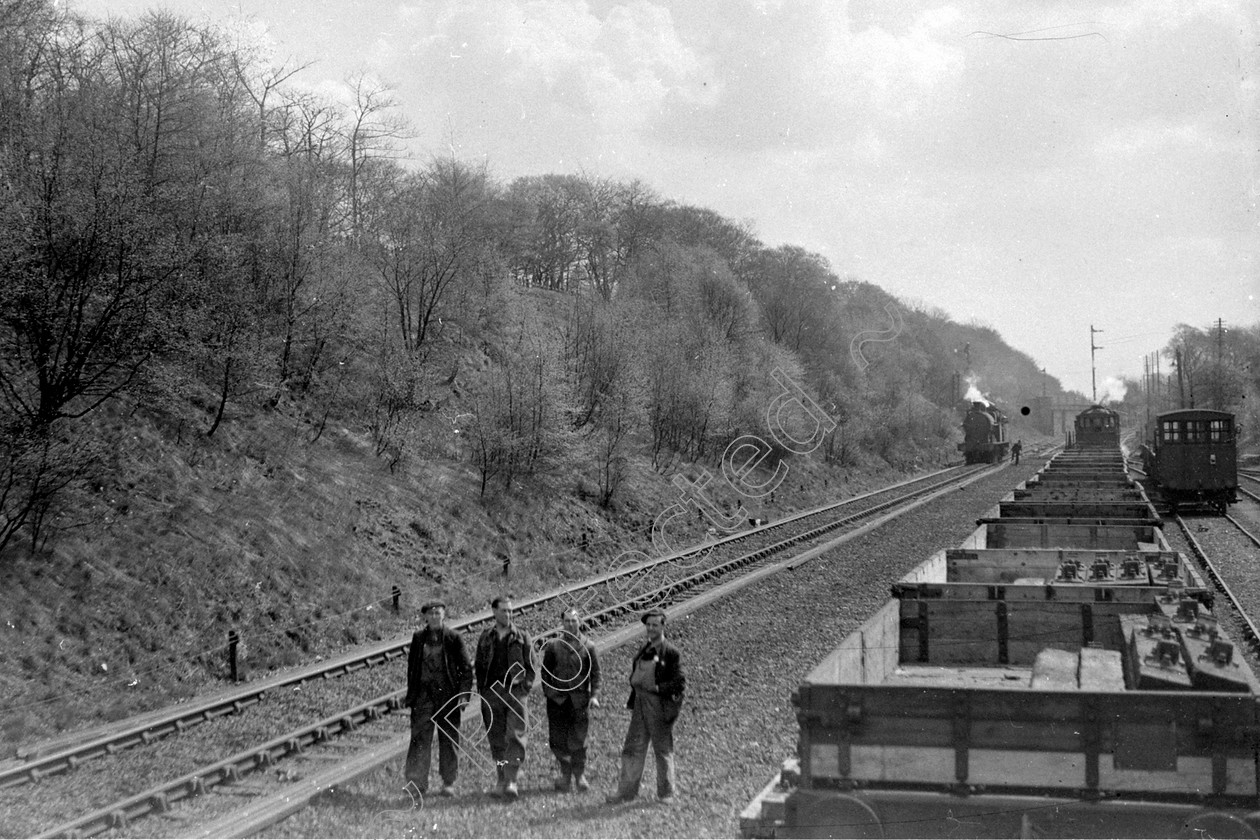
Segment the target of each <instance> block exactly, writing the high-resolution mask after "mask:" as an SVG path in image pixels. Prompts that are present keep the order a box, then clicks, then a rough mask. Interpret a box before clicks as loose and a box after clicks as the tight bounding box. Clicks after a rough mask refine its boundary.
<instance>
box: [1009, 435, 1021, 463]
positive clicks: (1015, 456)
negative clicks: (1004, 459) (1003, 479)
mask: <svg viewBox="0 0 1260 840" xmlns="http://www.w3.org/2000/svg"><path fill="white" fill-rule="evenodd" d="M1023 449H1024V444H1023V442H1022V441H1018V440H1017V441H1015V443H1014V444H1013V445H1012V446H1011V460H1012V461H1014V462H1015V463H1017V464H1018V463H1019V453H1020V452H1022V451H1023Z"/></svg>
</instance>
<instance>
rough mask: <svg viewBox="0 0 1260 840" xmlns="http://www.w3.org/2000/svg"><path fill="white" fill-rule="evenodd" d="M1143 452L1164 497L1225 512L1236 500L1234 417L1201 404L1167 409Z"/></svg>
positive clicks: (1174, 503) (1175, 503)
mask: <svg viewBox="0 0 1260 840" xmlns="http://www.w3.org/2000/svg"><path fill="white" fill-rule="evenodd" d="M1154 432H1155V437H1154V440H1153V441H1152V443H1151V447H1150V449H1149V450H1147V451H1146V452H1144V453H1143V454H1144V458H1145V460H1146V463H1147V468H1148V472H1150V474H1151V478H1152V480H1153V481H1154V482H1155V486H1156V487H1157V488H1159V493H1160V495H1161V496H1162V497H1163V499H1164V501H1165V502H1167V503H1168V505H1169V506H1170V507H1171V508H1172V509H1173V510H1174V511H1175V510H1177V509H1178V508H1179V507H1180V506H1182V505H1186V506H1194V507H1205V508H1208V509H1211V510H1216V511H1220V512H1222V513H1224V512H1225V510H1226V508H1227V506H1228V505H1230V504H1232V503H1233V502H1236V501H1238V495H1237V494H1238V444H1237V439H1236V437H1237V429H1236V428H1235V426H1234V415H1233V414H1230V413H1229V412H1227V411H1211V410H1208V409H1201V408H1198V409H1196V408H1190V409H1182V410H1180V411H1168V412H1165V413H1163V414H1160V415H1159V416H1158V417H1157V418H1156V422H1155V429H1154Z"/></svg>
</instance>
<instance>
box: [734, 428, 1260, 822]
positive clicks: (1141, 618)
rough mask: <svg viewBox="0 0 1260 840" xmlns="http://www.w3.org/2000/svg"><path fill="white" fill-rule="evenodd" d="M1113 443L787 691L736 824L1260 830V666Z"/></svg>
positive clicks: (1002, 511)
mask: <svg viewBox="0 0 1260 840" xmlns="http://www.w3.org/2000/svg"><path fill="white" fill-rule="evenodd" d="M1160 524H1161V523H1160V519H1159V517H1158V515H1157V513H1156V511H1155V509H1154V507H1153V506H1152V505H1151V504H1150V501H1149V499H1148V498H1147V497H1146V496H1145V494H1144V493H1143V491H1142V489H1141V488H1140V486H1138V485H1136V484H1135V483H1134V482H1132V481H1131V480H1130V479H1129V478H1128V476H1127V473H1126V469H1125V466H1124V460H1123V457H1122V456H1121V454H1120V451H1119V449H1118V448H1116V449H1115V450H1112V451H1106V450H1100V449H1097V448H1093V449H1085V448H1070V449H1068V450H1067V451H1066V452H1065V453H1064V454H1062V455H1060V456H1058V457H1056V458H1055V459H1054V460H1053V461H1051V462H1050V463H1049V464H1047V465H1046V466H1045V467H1044V468H1043V469H1042V471H1041V472H1040V473H1039V474H1038V476H1036V477H1035V478H1033V479H1030V480H1029V481H1028V482H1026V483H1025V484H1022V485H1020V486H1019V487H1017V488H1016V490H1015V491H1014V492H1013V493H1011V494H1009V495H1008V496H1007V497H1006V498H1004V499H1003V500H1001V502H1000V503H999V505H998V506H997V508H995V509H994V510H992V511H990V513H989V515H986V516H985V517H984V518H982V519H980V520H979V521H978V528H977V530H976V531H975V532H974V533H973V534H972V536H971V537H970V538H968V540H967V541H966V542H964V543H963V544H962V545H960V546H958V547H956V548H949V549H944V550H942V551H939V552H937V553H936V554H934V555H933V556H932V557H930V558H929V559H928V560H926V561H925V562H924V563H922V564H920V565H919V566H917V567H916V568H915V569H913V570H912V571H911V572H910V573H909V574H908V575H907V576H906V577H904V578H902V579H901V581H899V582H898V583H896V584H895V585H894V586H893V597H892V599H891V600H889V601H888V602H887V603H886V604H885V605H884V606H883V607H882V608H880V609H879V610H878V611H877V612H876V613H875V614H874V615H873V616H871V617H870V618H869V619H868V620H867V621H866V622H865V623H864V624H863V625H862V626H861V627H860V628H859V629H857V630H856V631H855V632H853V633H852V634H851V635H849V636H848V637H847V638H845V639H844V640H843V642H842V643H841V644H840V646H839V647H838V648H836V649H835V650H834V651H832V652H831V653H830V654H829V655H828V656H827V657H826V658H825V659H824V660H823V661H822V662H821V663H819V664H818V665H817V667H816V668H815V669H814V670H813V671H812V672H810V673H809V674H808V675H807V676H806V678H805V680H804V682H803V683H802V684H801V685H800V686H799V687H798V689H797V690H796V692H795V693H794V694H793V702H794V704H795V706H796V709H797V720H798V722H799V726H800V738H799V742H798V751H797V755H796V757H794V758H792V759H790V760H789V761H787V762H785V763H784V766H783V768H782V771H781V772H780V773H779V774H778V776H777V777H776V778H775V779H772V780H771V782H770V784H768V785H767V786H766V787H765V788H764V789H763V790H762V791H761V793H760V794H759V795H758V797H757V798H756V799H754V800H753V802H752V803H751V804H749V806H748V807H747V808H746V809H745V810H744V812H743V814H742V815H741V829H742V831H743V833H744V835H745V836H746V837H1207V836H1211V837H1257V836H1260V800H1258V798H1257V779H1258V777H1260V766H1258V765H1257V750H1258V748H1260V734H1258V733H1260V719H1258V710H1260V700H1258V697H1257V680H1256V677H1255V675H1254V673H1253V672H1252V671H1251V669H1250V667H1249V666H1248V665H1247V664H1246V662H1245V661H1244V660H1243V659H1242V657H1241V655H1240V653H1239V652H1237V651H1235V650H1234V646H1233V644H1232V642H1231V641H1230V639H1229V638H1228V637H1227V635H1226V634H1225V633H1224V632H1223V631H1222V630H1221V629H1220V628H1219V627H1218V626H1217V624H1216V621H1215V619H1214V617H1213V614H1212V612H1211V606H1212V600H1213V599H1212V592H1211V590H1210V589H1209V588H1208V587H1207V586H1206V585H1205V583H1204V580H1203V578H1202V577H1201V576H1200V575H1199V573H1198V571H1197V569H1196V568H1195V567H1194V566H1193V564H1191V563H1189V562H1187V560H1186V559H1185V557H1184V555H1182V554H1181V553H1179V552H1176V551H1173V550H1171V548H1170V547H1169V545H1168V543H1167V542H1166V541H1165V540H1164V537H1163V533H1162V530H1161V529H1160Z"/></svg>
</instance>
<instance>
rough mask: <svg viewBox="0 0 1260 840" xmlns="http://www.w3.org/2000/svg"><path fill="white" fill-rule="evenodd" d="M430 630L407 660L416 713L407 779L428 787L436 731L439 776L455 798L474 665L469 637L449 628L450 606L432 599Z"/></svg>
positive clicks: (427, 608)
mask: <svg viewBox="0 0 1260 840" xmlns="http://www.w3.org/2000/svg"><path fill="white" fill-rule="evenodd" d="M420 612H421V613H423V614H424V618H425V622H426V626H425V627H424V629H422V630H419V631H417V632H416V634H415V635H413V636H412V637H411V650H410V651H409V653H408V657H407V699H406V701H405V702H406V705H407V708H409V709H411V747H410V748H409V749H408V750H407V765H406V769H405V771H404V775H405V776H406V777H407V780H408V781H409V782H411V783H413V784H414V785H415V786H416V788H417V789H418V791H419V792H420V793H424V792H425V791H427V790H428V789H429V762H430V760H431V758H432V753H433V732H434V730H435V729H436V730H437V742H438V772H439V773H440V774H441V776H442V795H443V796H454V795H455V779H456V777H458V776H459V756H458V754H457V750H458V749H459V722H460V712H461V710H462V709H463V706H464V704H463V703H462V702H460V701H459V699H458V696H459V694H460V693H465V692H469V691H471V690H472V666H471V665H470V664H469V662H468V653H467V652H466V651H465V650H464V638H463V636H461V635H460V634H459V633H457V632H456V631H454V630H452V629H451V628H449V627H447V626H446V605H445V604H443V603H441V602H439V601H433V602H431V603H428V604H425V605H424V607H423V608H422V609H421V610H420Z"/></svg>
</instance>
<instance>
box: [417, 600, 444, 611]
mask: <svg viewBox="0 0 1260 840" xmlns="http://www.w3.org/2000/svg"><path fill="white" fill-rule="evenodd" d="M437 607H441V608H442V609H446V603H445V602H444V601H430V602H429V603H427V604H425V605H424V606H423V607H421V608H420V612H422V613H427V612H428V611H429V610H431V609H435V608H437Z"/></svg>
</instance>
